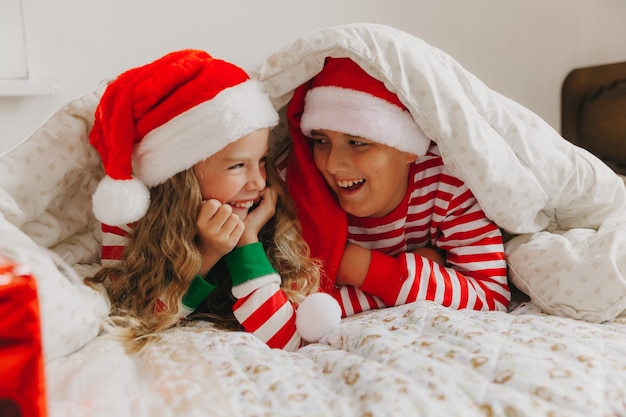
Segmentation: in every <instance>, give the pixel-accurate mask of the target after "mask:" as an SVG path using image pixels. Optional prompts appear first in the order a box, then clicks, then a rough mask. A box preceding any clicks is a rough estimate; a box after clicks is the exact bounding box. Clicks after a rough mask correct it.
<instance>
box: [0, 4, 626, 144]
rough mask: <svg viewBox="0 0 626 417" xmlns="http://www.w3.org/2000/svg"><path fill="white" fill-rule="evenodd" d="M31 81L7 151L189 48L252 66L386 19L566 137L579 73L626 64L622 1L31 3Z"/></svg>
mask: <svg viewBox="0 0 626 417" xmlns="http://www.w3.org/2000/svg"><path fill="white" fill-rule="evenodd" d="M23 2H24V14H25V20H26V22H25V23H26V37H27V42H28V51H27V53H28V55H27V56H28V60H29V68H30V75H31V77H32V78H34V79H47V80H49V81H50V82H51V84H52V86H53V92H52V94H50V95H45V96H27V97H10V98H9V97H0V152H1V151H3V150H5V149H8V148H10V147H12V146H14V145H15V144H17V143H18V142H20V141H21V140H23V139H24V138H25V137H26V136H27V135H28V134H29V133H30V132H31V131H33V130H34V129H35V128H37V127H38V126H39V125H40V124H42V123H43V122H44V121H45V119H46V118H47V117H48V116H49V115H50V114H51V113H52V112H53V111H55V110H56V109H57V108H58V107H59V106H61V105H62V103H64V102H65V101H67V100H69V99H71V98H74V97H76V96H79V95H81V94H83V93H85V92H87V91H89V90H90V89H92V88H93V87H94V86H95V85H96V84H97V83H98V82H99V81H100V80H102V79H103V78H105V77H109V76H113V75H116V74H118V73H120V72H122V71H124V70H125V69H128V68H131V67H134V66H137V65H141V64H144V63H147V62H149V61H152V60H153V59H156V58H158V57H159V56H161V55H163V54H165V53H167V52H169V51H172V50H175V49H182V48H201V49H205V50H207V51H208V52H209V53H211V54H212V55H214V56H216V57H220V58H223V59H226V60H230V61H232V62H234V63H237V64H239V65H240V66H242V67H244V68H249V69H252V68H255V67H256V66H257V65H259V64H260V63H261V61H262V60H263V58H264V57H266V56H267V55H269V54H270V53H271V52H273V51H274V50H276V49H278V48H280V47H282V46H283V45H285V44H286V43H288V42H290V41H291V40H292V39H293V38H295V37H296V36H299V35H301V34H304V33H306V32H309V31H311V30H314V29H317V28H321V27H326V26H331V25H338V24H344V23H352V22H365V21H367V22H376V23H384V24H388V25H391V26H395V27H397V28H399V29H402V30H404V31H407V32H410V33H413V34H414V35H416V36H419V37H421V38H423V39H424V40H426V41H427V42H429V43H431V44H432V45H434V46H437V47H439V48H440V49H442V50H444V51H446V52H447V53H449V54H450V55H452V56H453V57H455V58H456V59H457V60H458V61H459V62H461V64H463V65H464V66H465V67H466V68H468V69H469V70H470V71H472V72H473V73H474V74H476V75H477V76H478V77H479V78H481V79H482V80H483V81H485V82H486V83H487V84H488V85H489V86H490V87H492V88H493V89H495V90H497V91H500V92H501V93H503V94H505V95H507V96H509V97H511V98H513V99H514V100H516V101H518V102H520V103H522V104H524V105H525V106H527V107H529V108H531V109H532V110H533V111H535V112H537V113H538V114H539V115H541V116H542V117H543V118H544V119H546V120H547V121H548V122H549V123H550V124H551V125H552V126H554V127H555V128H557V129H560V88H561V83H562V81H563V79H564V78H565V76H566V75H567V73H568V72H569V71H570V70H572V69H574V68H577V67H581V66H588V65H595V64H602V63H610V62H617V61H624V60H626V24H624V22H626V1H624V0H593V1H591V0H524V1H509V0H472V1H466V0H437V1H435V0H317V1H315V2H313V1H307V2H300V1H298V0H262V1H259V0H231V1H224V0H221V1H215V0H179V1H174V0H55V1H49V0H23Z"/></svg>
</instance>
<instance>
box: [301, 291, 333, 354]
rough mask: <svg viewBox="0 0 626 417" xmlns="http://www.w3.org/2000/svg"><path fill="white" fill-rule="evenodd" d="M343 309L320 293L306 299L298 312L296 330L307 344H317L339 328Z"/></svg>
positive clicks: (329, 297) (330, 298) (327, 296)
mask: <svg viewBox="0 0 626 417" xmlns="http://www.w3.org/2000/svg"><path fill="white" fill-rule="evenodd" d="M340 322H341V307H340V306H339V303H338V302H337V300H335V299H334V298H333V297H331V296H330V295H328V294H326V293H323V292H318V293H315V294H311V295H309V296H308V297H306V298H305V299H304V300H303V301H302V302H301V303H300V305H299V306H298V310H297V312H296V328H297V329H298V333H299V334H300V336H301V337H302V338H303V339H304V340H306V341H307V342H317V341H319V340H320V339H321V338H322V337H324V336H326V335H327V334H328V333H330V332H332V331H333V330H335V329H336V328H337V327H339V323H340Z"/></svg>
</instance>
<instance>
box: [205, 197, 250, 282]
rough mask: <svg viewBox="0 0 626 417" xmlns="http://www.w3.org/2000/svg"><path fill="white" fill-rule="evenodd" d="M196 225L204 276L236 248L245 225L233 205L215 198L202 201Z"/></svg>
mask: <svg viewBox="0 0 626 417" xmlns="http://www.w3.org/2000/svg"><path fill="white" fill-rule="evenodd" d="M196 227H197V229H198V240H199V242H198V249H199V250H200V253H201V254H202V267H201V268H200V272H199V274H200V275H203V276H204V275H206V273H207V272H209V270H210V269H211V268H212V267H213V266H214V265H215V264H216V263H217V261H219V260H220V259H221V258H222V257H223V256H224V255H226V254H227V253H229V252H230V251H231V250H233V249H234V248H235V246H236V245H237V242H238V241H239V239H240V238H241V235H242V234H243V232H244V229H245V227H244V223H243V221H242V220H241V219H240V218H239V216H237V215H236V214H235V213H233V209H232V207H231V206H229V205H228V204H222V203H221V202H219V201H218V200H215V199H211V200H207V201H204V202H203V203H202V207H200V213H198V218H197V220H196Z"/></svg>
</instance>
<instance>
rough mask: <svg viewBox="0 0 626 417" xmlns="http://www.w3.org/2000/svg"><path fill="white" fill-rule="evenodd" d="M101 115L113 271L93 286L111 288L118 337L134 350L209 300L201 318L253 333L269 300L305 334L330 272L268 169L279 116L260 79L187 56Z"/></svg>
mask: <svg viewBox="0 0 626 417" xmlns="http://www.w3.org/2000/svg"><path fill="white" fill-rule="evenodd" d="M95 116H96V117H95V122H94V126H93V129H92V131H91V133H90V142H91V144H92V145H93V146H94V147H95V148H96V149H97V150H98V152H99V154H100V156H101V158H102V162H103V165H104V169H105V173H106V175H105V177H104V178H103V179H102V181H101V182H100V183H99V185H98V188H97V189H96V192H95V193H94V195H93V209H94V213H95V215H96V217H97V218H98V219H99V220H100V221H101V222H102V230H103V252H102V263H103V269H101V270H100V271H99V272H98V273H97V274H96V275H95V276H94V277H92V278H88V279H87V282H88V283H91V284H97V283H103V284H104V285H105V286H106V288H107V289H108V292H109V295H110V298H111V302H112V310H111V314H110V319H109V322H108V325H107V327H108V328H109V330H111V331H112V332H113V333H115V334H117V335H119V336H121V337H122V338H123V339H124V340H125V341H126V342H127V346H128V349H129V350H130V351H135V352H136V351H139V350H141V349H142V348H143V347H144V346H145V345H146V343H147V342H148V341H149V340H151V339H153V338H154V337H155V335H156V334H158V333H159V332H160V331H162V330H164V329H166V328H168V327H171V326H173V325H175V324H177V323H179V322H180V319H181V318H182V317H185V316H186V315H188V314H189V313H190V312H192V311H193V310H194V309H196V308H197V307H198V305H200V304H201V303H202V306H201V308H200V309H199V313H198V314H197V315H196V316H197V317H202V318H208V319H210V320H212V321H215V322H217V323H218V324H220V325H221V326H222V327H225V328H231V329H241V328H246V325H245V323H244V325H243V327H242V325H241V324H240V322H243V319H241V317H242V315H245V311H246V309H247V305H248V304H249V303H258V302H259V300H262V299H263V298H266V297H267V294H272V295H275V294H277V295H278V297H280V298H281V300H282V301H283V302H284V304H285V305H286V307H287V308H286V309H284V310H283V311H282V312H279V313H277V314H276V317H277V319H278V320H282V321H283V322H284V323H286V324H287V325H288V326H290V328H294V329H295V309H294V305H296V304H297V303H299V302H300V301H301V300H302V299H303V298H304V297H305V296H306V295H308V294H310V293H314V292H316V291H317V289H318V285H319V276H320V274H319V270H318V266H317V264H316V263H315V262H314V261H312V260H311V259H310V258H309V257H308V246H307V245H306V244H305V243H304V241H303V240H302V238H301V234H300V228H299V225H298V223H297V220H296V214H295V210H294V208H293V206H292V205H291V203H290V201H289V200H288V198H287V195H286V193H285V190H284V188H283V184H282V182H281V180H280V178H279V177H278V176H277V175H276V173H275V171H274V170H273V168H272V167H270V166H269V165H270V164H268V165H266V159H267V156H268V152H269V148H268V147H269V145H268V144H269V129H270V128H271V127H273V126H275V125H276V124H277V122H278V115H277V113H276V111H275V109H274V108H273V106H272V104H271V102H270V100H269V98H268V96H267V95H266V94H265V92H264V91H263V90H262V87H261V84H260V83H259V82H258V81H254V80H251V79H250V78H249V77H248V75H247V74H246V73H245V72H244V71H243V70H242V69H240V68H238V67H236V66H235V65H233V64H231V63H228V62H225V61H222V60H218V59H214V58H212V57H211V56H210V55H208V54H207V53H206V52H203V51H197V50H183V51H177V52H173V53H170V54H168V55H166V56H164V57H162V58H160V59H158V60H156V61H154V62H152V63H150V64H147V65H145V66H142V67H138V68H135V69H131V70H129V71H127V72H125V73H123V74H122V75H120V76H119V77H117V78H116V79H115V80H114V81H113V82H111V84H110V85H109V86H108V87H107V89H106V91H105V93H104V94H103V96H102V98H101V101H100V103H99V105H98V108H97V111H96V115H95ZM266 180H269V184H270V185H269V186H266ZM277 271H280V273H281V274H280V275H279V274H278V272H277ZM281 287H282V288H281ZM283 288H284V290H283ZM235 298H237V299H238V301H237V304H235ZM260 336H261V337H263V339H264V340H265V341H267V342H268V344H269V345H270V346H272V347H281V348H287V349H295V348H297V347H298V346H299V345H300V343H301V338H300V336H299V335H298V333H297V332H296V331H295V330H294V331H293V332H290V334H289V335H288V336H287V337H274V338H271V337H266V336H265V335H262V334H260Z"/></svg>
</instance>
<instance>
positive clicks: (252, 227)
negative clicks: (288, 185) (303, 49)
mask: <svg viewBox="0 0 626 417" xmlns="http://www.w3.org/2000/svg"><path fill="white" fill-rule="evenodd" d="M259 195H260V197H261V200H260V201H259V205H258V206H256V208H255V209H254V210H252V211H251V212H249V213H248V217H246V219H245V220H244V221H243V223H244V225H245V230H244V232H243V234H242V236H241V238H240V239H239V242H238V243H237V246H245V245H248V244H250V243H255V242H258V241H259V232H260V231H261V229H262V228H263V226H265V224H266V223H267V222H268V221H269V220H270V219H271V218H272V217H274V214H276V203H277V202H278V194H276V191H275V190H274V189H273V188H272V187H271V186H268V187H266V188H265V189H264V190H263V191H261V192H260V193H259Z"/></svg>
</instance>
